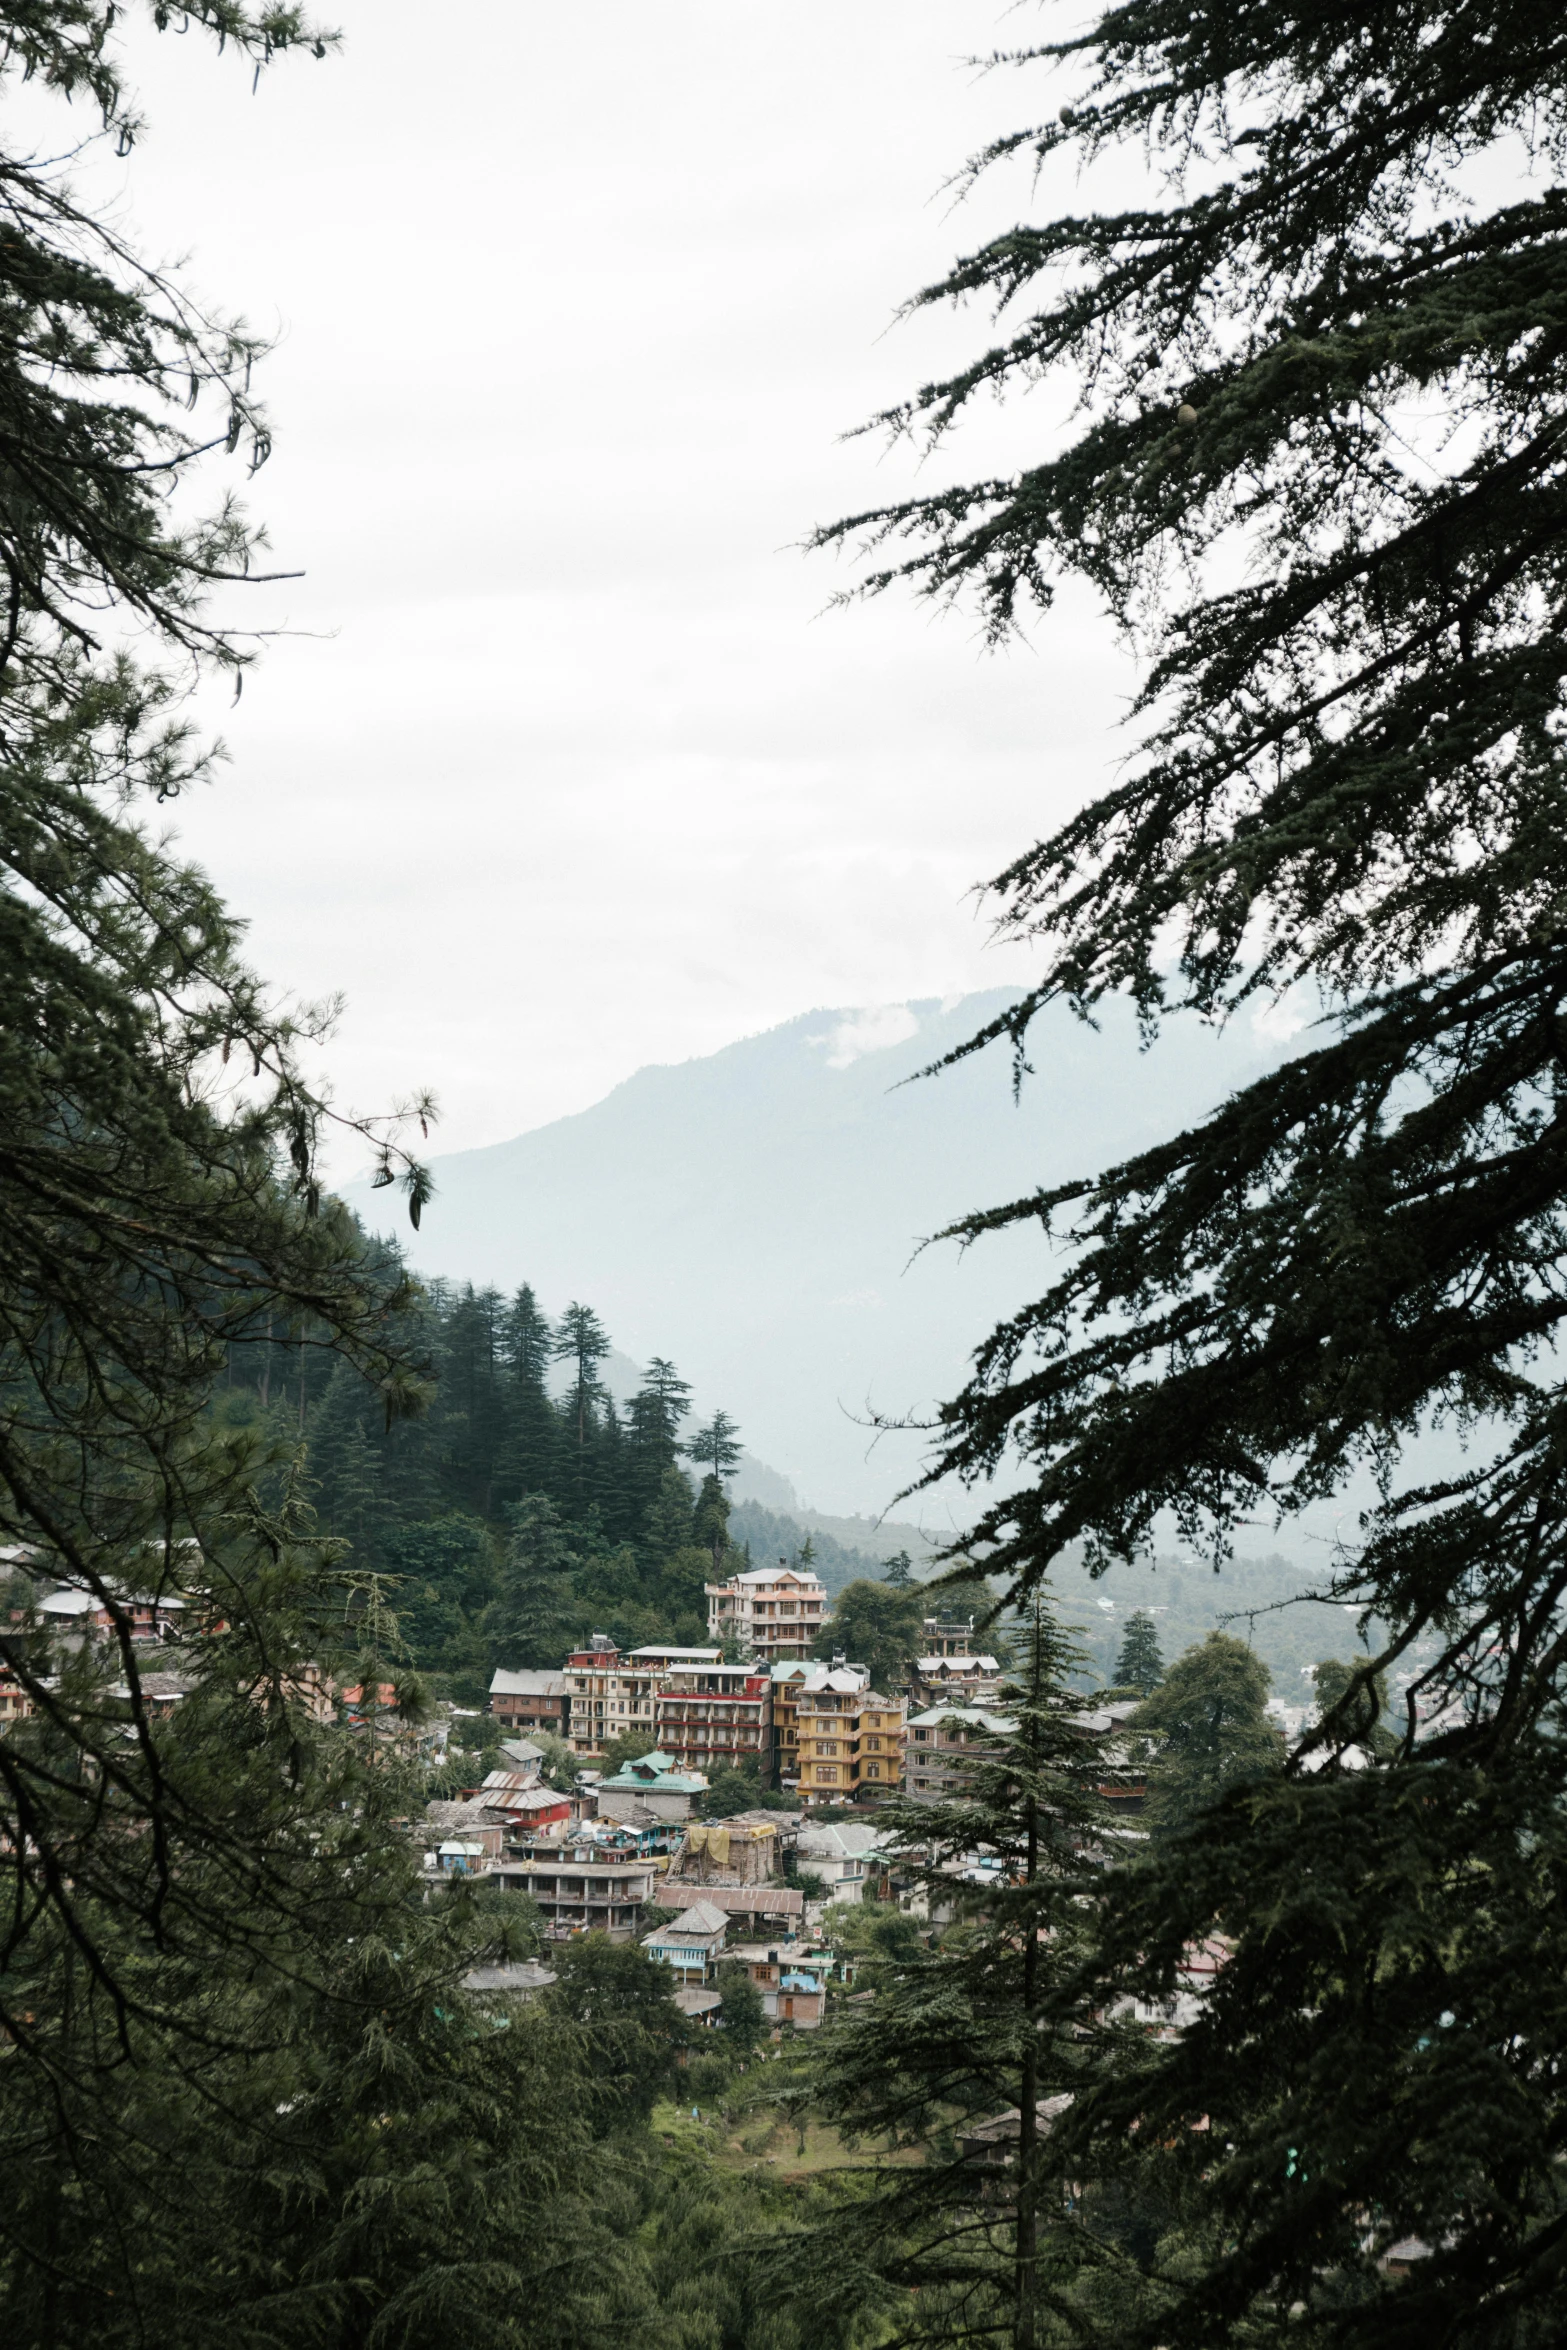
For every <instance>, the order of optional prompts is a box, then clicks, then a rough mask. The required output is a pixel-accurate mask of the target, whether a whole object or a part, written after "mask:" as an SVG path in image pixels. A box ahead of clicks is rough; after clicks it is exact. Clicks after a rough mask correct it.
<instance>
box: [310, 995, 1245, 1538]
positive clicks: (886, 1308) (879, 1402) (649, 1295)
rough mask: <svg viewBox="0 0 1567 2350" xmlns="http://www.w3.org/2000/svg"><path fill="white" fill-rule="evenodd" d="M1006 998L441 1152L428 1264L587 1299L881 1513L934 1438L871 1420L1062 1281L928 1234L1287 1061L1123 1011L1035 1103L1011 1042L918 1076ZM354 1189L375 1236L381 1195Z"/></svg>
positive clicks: (907, 1013)
mask: <svg viewBox="0 0 1567 2350" xmlns="http://www.w3.org/2000/svg"><path fill="white" fill-rule="evenodd" d="M1008 1000H1009V998H1008V997H1007V996H1005V995H1003V994H1000V993H995V994H986V995H978V996H970V997H967V998H965V999H963V1000H961V1001H959V1002H957V1003H952V1004H941V1003H937V1002H934V1001H932V1002H926V1003H915V1004H909V1005H897V1006H892V1007H884V1008H882V1009H881V1010H878V1011H874V1012H808V1013H805V1014H804V1015H803V1016H802V1017H801V1018H799V1019H797V1020H791V1021H788V1022H787V1023H786V1024H785V1025H784V1026H783V1027H781V1028H774V1029H771V1030H769V1031H768V1032H767V1033H766V1034H765V1035H762V1036H755V1037H748V1038H747V1039H746V1040H745V1041H744V1042H743V1043H740V1044H735V1045H730V1046H728V1047H727V1048H726V1049H725V1050H724V1051H722V1052H718V1053H713V1054H710V1055H709V1056H707V1057H706V1058H705V1059H702V1060H696V1061H686V1062H683V1063H680V1064H679V1065H677V1066H673V1067H661V1068H648V1069H640V1070H638V1071H637V1073H636V1075H635V1076H634V1077H630V1078H628V1079H627V1080H626V1082H625V1083H624V1084H623V1085H619V1086H617V1087H616V1088H615V1090H614V1092H613V1093H611V1094H610V1095H609V1096H608V1097H607V1098H606V1099H605V1100H604V1101H602V1102H599V1103H597V1104H595V1106H594V1107H593V1108H592V1109H590V1110H584V1111H582V1112H581V1113H579V1114H578V1115H577V1116H575V1117H571V1118H562V1119H559V1120H557V1121H556V1122H555V1123H554V1124H552V1125H549V1126H542V1127H539V1128H537V1129H535V1130H534V1131H533V1132H532V1133H529V1134H523V1135H519V1136H518V1137H517V1138H516V1139H515V1140H514V1141H511V1142H503V1143H496V1144H494V1145H492V1146H491V1147H490V1148H488V1149H486V1150H475V1151H464V1152H460V1153H457V1154H455V1155H454V1156H452V1157H449V1158H443V1159H437V1160H436V1162H435V1179H436V1184H437V1193H436V1198H435V1200H434V1203H433V1204H432V1206H431V1207H430V1208H429V1209H428V1210H427V1211H426V1214H425V1219H424V1226H423V1230H422V1231H421V1233H420V1235H419V1239H418V1243H417V1260H416V1261H417V1263H418V1265H419V1267H420V1269H421V1270H422V1271H423V1272H425V1273H426V1274H432V1275H433V1274H445V1275H448V1276H450V1277H453V1278H456V1279H464V1280H472V1281H475V1282H481V1283H483V1282H493V1283H495V1284H496V1285H497V1286H499V1287H501V1288H507V1289H509V1288H512V1287H514V1286H515V1285H516V1284H517V1283H518V1282H521V1281H525V1280H526V1281H531V1282H532V1283H533V1284H534V1286H535V1288H536V1289H537V1290H538V1291H539V1293H540V1296H541V1298H542V1300H543V1302H544V1303H545V1304H546V1305H547V1306H548V1307H549V1308H551V1309H552V1310H554V1311H558V1310H559V1309H560V1308H561V1307H562V1306H563V1305H565V1304H566V1303H567V1301H568V1300H569V1299H571V1298H582V1299H584V1300H586V1301H587V1302H589V1303H590V1304H592V1305H593V1306H594V1307H596V1309H597V1310H598V1312H599V1313H600V1314H601V1315H602V1317H603V1319H604V1321H605V1322H606V1324H607V1325H608V1328H609V1330H610V1332H611V1333H612V1335H613V1337H614V1340H615V1343H616V1346H617V1347H618V1348H620V1349H622V1350H623V1351H624V1352H625V1353H626V1354H628V1355H630V1356H632V1357H634V1358H635V1359H636V1360H637V1361H645V1360H646V1358H647V1356H648V1355H649V1353H651V1352H654V1351H657V1352H659V1353H661V1354H666V1355H669V1356H672V1357H673V1358H674V1360H675V1361H676V1362H677V1363H678V1364H679V1365H680V1367H681V1369H682V1370H683V1371H684V1372H685V1374H686V1376H687V1377H688V1378H690V1379H691V1380H693V1382H694V1383H695V1385H696V1388H697V1399H698V1404H699V1406H700V1407H702V1408H704V1409H709V1410H710V1409H711V1408H712V1406H713V1405H714V1404H715V1403H722V1404H723V1405H724V1406H725V1407H726V1408H727V1409H728V1410H730V1411H732V1412H733V1413H734V1414H735V1416H736V1418H737V1419H738V1420H739V1422H740V1424H741V1427H742V1429H743V1431H744V1434H745V1439H746V1442H747V1445H748V1446H749V1447H751V1448H753V1449H754V1451H755V1453H756V1454H757V1455H759V1456H760V1458H761V1459H762V1460H763V1461H766V1462H771V1463H773V1464H776V1466H777V1467H778V1469H780V1470H781V1471H782V1472H783V1473H784V1475H785V1476H786V1477H787V1478H789V1479H790V1480H792V1482H793V1484H794V1485H795V1487H796V1488H797V1489H798V1491H799V1492H800V1494H801V1495H802V1496H805V1497H808V1499H809V1501H810V1503H811V1504H813V1505H814V1506H815V1507H816V1508H818V1509H822V1510H827V1511H836V1512H839V1513H842V1514H848V1513H850V1512H854V1511H868V1512H872V1513H874V1512H876V1511H879V1510H881V1509H884V1508H885V1507H886V1506H887V1504H888V1503H889V1502H890V1501H891V1499H892V1497H893V1495H894V1494H895V1493H896V1492H897V1490H898V1489H899V1487H900V1486H901V1485H903V1484H905V1483H906V1482H907V1481H908V1480H909V1478H910V1477H911V1476H912V1475H913V1474H914V1473H915V1471H916V1469H917V1466H918V1462H919V1458H920V1439H919V1438H918V1437H917V1436H916V1435H909V1434H902V1435H897V1436H891V1437H882V1438H881V1439H880V1440H879V1441H873V1432H872V1431H871V1430H870V1429H868V1428H866V1427H864V1426H861V1425H856V1418H857V1417H858V1418H859V1419H862V1420H863V1418H864V1417H865V1416H866V1415H867V1414H868V1413H869V1412H870V1411H872V1410H874V1411H876V1412H878V1413H881V1414H883V1415H890V1416H895V1417H896V1416H905V1415H912V1416H914V1417H915V1418H919V1417H921V1416H924V1415H928V1414H929V1412H930V1410H931V1408H932V1406H933V1405H934V1403H935V1402H936V1401H937V1399H938V1398H940V1397H941V1396H943V1395H946V1394H949V1393H951V1392H952V1390H953V1389H954V1388H955V1387H956V1386H957V1385H959V1384H960V1383H961V1381H962V1379H963V1376H964V1372H965V1367H966V1362H967V1358H968V1356H969V1354H970V1353H971V1351H972V1349H973V1348H974V1347H975V1346H976V1345H977V1344H978V1342H979V1341H980V1339H982V1338H983V1336H984V1335H985V1333H986V1331H987V1330H988V1329H989V1328H990V1326H991V1324H992V1322H993V1321H995V1320H996V1319H998V1318H999V1317H1000V1316H1001V1315H1002V1314H1003V1313H1005V1312H1006V1311H1007V1310H1008V1309H1009V1308H1011V1307H1013V1306H1015V1304H1016V1303H1017V1301H1018V1300H1019V1298H1020V1297H1022V1296H1025V1295H1031V1294H1034V1293H1036V1292H1037V1291H1038V1290H1039V1288H1041V1287H1042V1286H1043V1284H1044V1282H1045V1281H1046V1279H1047V1277H1048V1262H1047V1258H1046V1253H1045V1250H1044V1247H1043V1244H1042V1243H1041V1241H1040V1240H1039V1239H1038V1238H1037V1237H1036V1236H1034V1235H1032V1234H1029V1233H1012V1234H1007V1235H1005V1236H1003V1237H1002V1238H1000V1239H998V1240H993V1241H987V1242H986V1243H985V1244H984V1245H983V1246H981V1247H979V1248H976V1249H974V1250H973V1251H971V1252H970V1253H969V1255H968V1256H967V1257H960V1256H959V1254H958V1252H957V1250H956V1249H954V1248H953V1247H952V1246H950V1244H943V1245H942V1246H940V1247H937V1248H933V1249H929V1250H926V1251H925V1252H923V1253H916V1251H917V1249H918V1244H919V1242H920V1241H921V1239H922V1238H924V1237H925V1236H926V1235H928V1234H930V1233H932V1232H934V1231H936V1230H937V1229H938V1228H939V1227H940V1226H941V1225H942V1224H944V1223H946V1222H949V1221H950V1220H951V1219H952V1218H953V1217H955V1216H958V1215H960V1214H962V1213H963V1212H964V1211H966V1210H968V1209H972V1208H975V1207H979V1206H983V1205H985V1204H987V1203H989V1202H992V1201H996V1200H1001V1199H1006V1198H1010V1197H1013V1196H1016V1195H1018V1194H1020V1193H1023V1192H1026V1191H1028V1190H1031V1189H1032V1188H1033V1187H1034V1186H1035V1185H1038V1184H1045V1183H1053V1182H1058V1181H1060V1180H1062V1179H1064V1178H1066V1177H1068V1176H1071V1175H1073V1174H1077V1173H1087V1172H1091V1171H1092V1170H1093V1169H1095V1168H1096V1167H1098V1166H1100V1165H1101V1164H1103V1163H1105V1162H1107V1161H1109V1160H1110V1159H1113V1158H1115V1157H1118V1156H1122V1155H1124V1154H1125V1153H1126V1152H1128V1151H1130V1150H1133V1149H1135V1148H1137V1147H1139V1146H1140V1145H1143V1144H1145V1143H1149V1142H1152V1141H1154V1140H1156V1139H1158V1138H1159V1137H1160V1136H1161V1135H1164V1134H1166V1133H1168V1132H1170V1131H1171V1130H1172V1129H1174V1128H1177V1127H1179V1126H1181V1125H1184V1124H1187V1123H1189V1122H1190V1121H1191V1120H1192V1119H1193V1118H1195V1117H1197V1116H1199V1115H1200V1114H1202V1113H1203V1112H1204V1111H1205V1110H1206V1109H1208V1108H1209V1107H1210V1106H1212V1105H1213V1104H1214V1103H1216V1102H1217V1101H1218V1100H1220V1099H1221V1098H1222V1097H1223V1096H1224V1095H1225V1094H1226V1093H1228V1092H1230V1091H1232V1090H1233V1089H1234V1088H1235V1087H1236V1086H1237V1085H1239V1084H1242V1083H1245V1082H1246V1081H1247V1080H1248V1079H1250V1078H1251V1077H1253V1076H1255V1075H1256V1074H1258V1073H1259V1072H1260V1070H1261V1069H1262V1068H1264V1067H1266V1066H1269V1065H1271V1064H1272V1063H1273V1062H1274V1061H1276V1060H1277V1059H1278V1058H1279V1057H1281V1055H1282V1053H1283V1052H1284V1050H1285V1049H1286V1048H1284V1047H1283V1046H1281V1045H1278V1044H1276V1043H1273V1042H1271V1041H1268V1040H1265V1039H1263V1038H1262V1037H1260V1036H1259V1035H1258V1034H1257V1033H1256V1032H1255V1031H1254V1030H1252V1029H1251V1028H1250V1027H1249V1026H1246V1025H1244V1024H1241V1023H1237V1024H1236V1025H1235V1026H1233V1027H1232V1028H1231V1029H1229V1030H1228V1031H1226V1032H1224V1033H1223V1034H1219V1035H1215V1034H1214V1033H1213V1032H1211V1031H1209V1030H1206V1029H1204V1028H1202V1027H1200V1026H1199V1025H1198V1024H1196V1023H1195V1022H1178V1023H1173V1024H1172V1025H1171V1027H1170V1028H1169V1030H1168V1031H1167V1032H1166V1034H1165V1035H1164V1037H1163V1038H1161V1040H1160V1041H1159V1043H1158V1044H1157V1045H1156V1046H1155V1047H1154V1048H1153V1049H1152V1050H1151V1051H1150V1052H1148V1053H1146V1054H1145V1053H1141V1052H1140V1051H1139V1049H1138V1045H1137V1040H1136V1036H1135V1032H1134V1030H1133V1026H1132V1023H1131V1021H1130V1019H1129V1018H1127V1017H1125V1016H1124V1015H1123V1014H1122V1013H1120V1011H1119V1010H1118V1009H1112V1012H1111V1014H1110V1016H1109V1017H1108V1019H1107V1021H1106V1024H1105V1027H1104V1029H1103V1030H1102V1031H1101V1032H1099V1033H1096V1032H1095V1031H1094V1030H1092V1029H1089V1028H1087V1027H1085V1026H1083V1025H1082V1024H1081V1023H1080V1022H1077V1021H1074V1020H1073V1019H1072V1018H1071V1017H1070V1015H1069V1014H1068V1013H1067V1012H1066V1011H1065V1010H1064V1009H1059V1008H1057V1009H1056V1010H1053V1011H1052V1012H1051V1013H1050V1014H1048V1015H1047V1016H1046V1017H1045V1018H1043V1019H1042V1020H1040V1021H1039V1022H1038V1023H1037V1024H1036V1027H1035V1031H1034V1036H1033V1041H1032V1047H1031V1057H1032V1060H1033V1064H1034V1068H1035V1070H1036V1072H1037V1074H1036V1075H1035V1076H1034V1077H1032V1078H1030V1079H1029V1080H1028V1081H1027V1082H1026V1083H1025V1085H1024V1087H1023V1090H1022V1095H1021V1099H1020V1100H1019V1101H1017V1102H1014V1100H1013V1098H1012V1089H1011V1070H1010V1062H1009V1058H1008V1055H1007V1052H1006V1051H1005V1049H1004V1048H998V1047H995V1046H992V1047H990V1048H989V1049H988V1050H987V1051H986V1052H985V1053H983V1054H981V1055H978V1056H976V1057H975V1058H974V1059H972V1060H969V1061H966V1062H963V1063H961V1064H959V1066H957V1067H956V1068H954V1069H950V1070H947V1071H944V1072H943V1074H942V1075H941V1076H940V1077H938V1078H935V1079H933V1080H930V1081H928V1082H922V1083H916V1084H909V1085H902V1084H900V1081H901V1080H903V1079H905V1078H908V1077H911V1076H913V1075H914V1073H915V1072H916V1071H917V1070H918V1069H920V1068H921V1067H922V1066H924V1065H925V1064H927V1063H929V1062H931V1061H933V1060H936V1059H938V1058H939V1057H940V1056H941V1055H942V1054H944V1053H946V1052H948V1051H950V1050H951V1049H952V1048H953V1047H954V1046H955V1045H957V1044H959V1043H961V1042H962V1040H963V1039H964V1038H966V1037H967V1036H969V1035H971V1034H972V1033H973V1031H974V1029H975V1028H976V1027H977V1026H978V1025H979V1024H980V1023H981V1022H982V1021H983V1020H985V1019H986V1018H988V1017H990V1016H991V1015H993V1014H994V1013H995V1011H996V1010H997V1009H998V1008H1000V1006H1001V1005H1003V1004H1004V1003H1005V1002H1007V1001H1008ZM347 1196H348V1198H349V1199H350V1200H351V1201H352V1202H353V1204H354V1205H355V1207H356V1208H357V1209H358V1210H359V1212H360V1213H361V1215H363V1216H364V1217H365V1218H366V1220H367V1222H370V1223H372V1224H375V1225H380V1224H381V1223H382V1222H384V1220H385V1211H386V1199H385V1197H384V1195H378V1194H375V1193H373V1192H371V1191H370V1190H369V1189H368V1187H367V1186H364V1185H356V1186H352V1187H350V1188H349V1190H348V1193H347ZM757 1498H758V1499H764V1498H765V1497H764V1496H763V1495H761V1494H758V1495H757ZM772 1506H776V1503H774V1504H772ZM962 1509H963V1502H962V1496H961V1495H959V1496H956V1497H954V1499H953V1500H952V1502H951V1503H950V1504H947V1503H945V1502H935V1501H933V1500H932V1499H931V1498H930V1497H926V1498H925V1500H924V1502H923V1504H922V1505H920V1506H919V1508H918V1509H917V1511H916V1510H906V1511H903V1512H900V1515H914V1514H917V1515H919V1516H920V1518H921V1520H922V1522H923V1523H925V1524H926V1525H927V1526H928V1527H929V1528H930V1530H931V1532H932V1533H933V1534H935V1535H937V1536H938V1537H939V1536H941V1535H943V1534H944V1533H945V1532H946V1531H947V1529H948V1527H949V1526H950V1525H953V1524H956V1523H957V1522H959V1519H960V1517H961V1515H962ZM866 1532H867V1535H869V1532H870V1529H869V1528H867V1529H866ZM867 1547H870V1545H869V1544H868V1545H867Z"/></svg>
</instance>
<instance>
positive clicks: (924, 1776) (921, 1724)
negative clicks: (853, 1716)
mask: <svg viewBox="0 0 1567 2350" xmlns="http://www.w3.org/2000/svg"><path fill="white" fill-rule="evenodd" d="M1011 1728H1012V1724H1011V1723H1010V1722H1009V1721H1007V1719H1006V1718H1005V1716H1004V1715H1001V1714H996V1713H989V1712H987V1711H986V1709H985V1708H984V1707H983V1706H978V1705H951V1704H947V1705H932V1706H928V1707H927V1708H926V1709H925V1711H924V1712H923V1713H918V1714H915V1715H913V1716H912V1717H911V1719H910V1721H909V1725H908V1744H907V1753H906V1758H905V1763H904V1786H905V1790H906V1792H907V1793H908V1794H910V1795H914V1796H924V1797H926V1798H931V1799H943V1800H944V1799H945V1798H946V1797H948V1796H951V1795H957V1794H959V1793H960V1792H961V1791H962V1788H963V1785H964V1766H963V1761H962V1756H963V1754H964V1752H965V1750H966V1749H967V1748H968V1747H970V1746H972V1745H974V1743H975V1742H976V1740H978V1739H980V1738H982V1737H984V1736H986V1735H987V1734H993V1735H997V1736H999V1735H1002V1734H1004V1733H1005V1732H1006V1731H1008V1730H1010V1729H1011Z"/></svg>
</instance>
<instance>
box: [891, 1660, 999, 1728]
mask: <svg viewBox="0 0 1567 2350" xmlns="http://www.w3.org/2000/svg"><path fill="white" fill-rule="evenodd" d="M1003 1677H1004V1676H1003V1674H1002V1670H1001V1664H1000V1660H999V1659H998V1658H996V1657H993V1656H970V1655H969V1654H967V1653H966V1652H964V1653H963V1654H959V1655H953V1654H950V1653H948V1652H946V1651H944V1650H940V1649H932V1650H930V1651H928V1652H927V1653H926V1654H925V1655H923V1656H917V1657H915V1658H914V1660H913V1662H912V1665H911V1667H910V1672H909V1706H910V1710H911V1711H912V1712H914V1713H922V1712H923V1711H924V1709H925V1708H926V1706H930V1705H941V1704H943V1703H947V1704H956V1705H980V1706H982V1705H985V1704H987V1703H988V1702H990V1701H991V1700H993V1699H994V1697H995V1694H996V1691H997V1690H998V1689H999V1688H1000V1686H1001V1683H1002V1679H1003Z"/></svg>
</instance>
